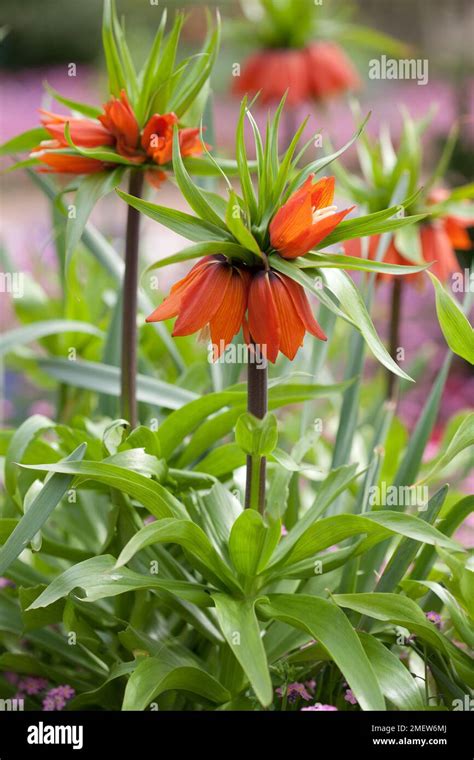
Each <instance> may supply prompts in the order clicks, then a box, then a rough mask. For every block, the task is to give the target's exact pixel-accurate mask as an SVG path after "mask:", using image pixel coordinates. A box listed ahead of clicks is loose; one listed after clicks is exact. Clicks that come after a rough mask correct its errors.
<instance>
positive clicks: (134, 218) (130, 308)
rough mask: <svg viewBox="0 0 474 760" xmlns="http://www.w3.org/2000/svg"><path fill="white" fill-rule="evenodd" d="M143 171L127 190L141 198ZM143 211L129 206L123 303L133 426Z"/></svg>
mask: <svg viewBox="0 0 474 760" xmlns="http://www.w3.org/2000/svg"><path fill="white" fill-rule="evenodd" d="M142 187H143V172H142V171H132V172H131V174H130V182H129V188H128V192H129V193H130V195H134V196H135V197H137V198H139V197H140V196H141V192H142ZM139 236H140V213H139V212H138V211H137V210H136V209H135V208H132V206H129V207H128V214H127V231H126V238H125V272H124V280H123V306H122V357H121V414H122V417H123V418H124V419H126V420H128V421H129V423H130V425H131V427H132V428H134V427H136V426H137V422H138V417H137V393H136V385H137V300H138V246H139Z"/></svg>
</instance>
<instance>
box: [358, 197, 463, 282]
mask: <svg viewBox="0 0 474 760" xmlns="http://www.w3.org/2000/svg"><path fill="white" fill-rule="evenodd" d="M448 195H449V193H448V192H447V191H446V190H444V189H439V190H435V191H433V192H432V193H430V195H429V196H428V204H433V203H439V202H441V201H443V200H445V199H446V198H447V197H448ZM470 226H472V221H471V220H470V219H467V218H466V219H464V218H463V217H461V216H457V215H451V214H447V215H446V216H443V217H440V218H438V219H434V220H432V221H428V222H425V223H423V224H421V225H420V228H419V234H420V243H421V252H422V257H423V260H424V261H425V262H426V263H430V264H431V267H430V272H433V274H434V275H436V277H437V278H438V279H439V280H441V282H446V281H447V280H448V279H449V277H450V275H452V274H454V272H459V271H460V266H459V262H458V259H457V257H456V253H455V251H456V250H458V251H469V250H470V249H471V247H472V243H471V239H470V237H469V235H468V233H467V231H466V228H467V227H470ZM379 239H380V236H379V235H373V236H372V237H371V238H370V240H369V248H368V258H369V259H371V260H374V259H375V257H376V255H377V247H378V243H379ZM344 250H345V252H346V254H347V255H348V256H358V257H360V256H361V255H362V252H361V251H362V249H361V242H360V240H346V241H345V242H344ZM383 261H384V262H385V263H386V264H397V265H399V266H407V265H410V264H412V263H413V262H412V261H409V260H408V259H407V258H406V257H405V256H403V254H402V253H400V251H398V250H397V247H396V244H395V242H394V239H393V238H392V240H391V242H390V244H389V246H388V249H387V251H386V253H385V256H384V258H383ZM396 276H397V275H393V274H386V273H383V274H378V275H377V279H378V280H380V281H388V280H392V279H393V278H394V277H396ZM405 278H406V279H407V280H408V281H410V282H414V283H416V284H418V285H422V284H424V282H425V278H424V276H423V272H417V273H415V274H409V275H406V277H405Z"/></svg>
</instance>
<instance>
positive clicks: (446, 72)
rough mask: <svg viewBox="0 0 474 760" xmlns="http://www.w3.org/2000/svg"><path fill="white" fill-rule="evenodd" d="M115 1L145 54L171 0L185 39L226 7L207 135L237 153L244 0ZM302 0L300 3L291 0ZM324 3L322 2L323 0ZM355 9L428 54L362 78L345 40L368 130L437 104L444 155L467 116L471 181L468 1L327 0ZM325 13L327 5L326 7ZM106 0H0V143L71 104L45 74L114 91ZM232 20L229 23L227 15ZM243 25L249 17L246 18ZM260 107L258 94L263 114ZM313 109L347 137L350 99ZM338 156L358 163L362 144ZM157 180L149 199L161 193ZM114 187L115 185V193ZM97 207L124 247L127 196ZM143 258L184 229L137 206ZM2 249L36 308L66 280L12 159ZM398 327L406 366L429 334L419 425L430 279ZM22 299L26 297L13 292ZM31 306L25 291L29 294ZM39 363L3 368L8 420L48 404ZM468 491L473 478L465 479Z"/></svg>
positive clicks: (473, 382) (436, 361)
mask: <svg viewBox="0 0 474 760" xmlns="http://www.w3.org/2000/svg"><path fill="white" fill-rule="evenodd" d="M117 4H118V10H119V12H120V13H122V14H123V15H124V17H125V18H126V24H127V26H126V28H127V35H128V37H129V39H130V45H131V48H132V52H133V53H134V55H135V57H136V61H137V63H138V64H140V63H141V61H142V58H143V56H144V54H145V52H146V50H147V48H148V47H149V44H150V42H151V40H152V38H153V36H154V33H155V31H156V27H157V25H158V23H159V20H160V18H161V14H162V11H163V9H164V8H166V9H167V10H168V11H170V12H171V15H172V12H173V10H175V9H178V8H179V9H183V8H185V9H186V10H188V11H189V14H190V18H189V21H188V23H187V24H186V26H185V30H184V37H183V38H184V40H185V42H186V46H187V48H188V50H184V49H183V50H182V51H181V54H182V55H183V56H184V55H186V54H188V53H189V52H191V51H192V50H193V49H195V48H196V47H197V46H198V45H199V44H200V43H201V41H202V38H203V36H204V34H205V28H206V16H205V12H206V8H208V9H210V10H211V12H212V11H213V10H215V9H217V8H218V9H219V11H220V13H221V15H222V17H223V21H224V36H223V42H222V46H221V52H220V56H219V63H218V65H217V67H216V69H215V74H214V77H213V83H212V86H213V106H214V126H213V130H212V131H213V136H212V143H213V146H214V147H215V148H217V149H218V151H219V152H220V154H223V155H228V156H232V154H233V139H234V134H233V130H234V125H235V123H236V115H237V113H238V108H239V99H238V98H237V97H236V96H235V95H233V94H232V89H231V86H232V69H233V65H234V64H235V63H243V61H244V60H245V58H246V56H247V55H249V54H250V53H252V50H253V47H252V41H251V35H250V34H249V35H248V39H246V37H245V34H244V35H243V36H242V34H240V35H237V33H236V31H235V32H234V29H235V30H237V25H239V29H241V25H240V22H241V21H242V19H243V14H242V7H241V5H240V4H239V3H238V2H234V1H233V0H221V1H220V2H219V3H212V2H208V3H206V4H204V3H195V2H194V3H193V2H188V3H185V2H180V3H176V4H175V3H173V2H165V0H159V2H157V3H155V2H154V1H153V0H118V3H117ZM296 5H297V2H295V6H296ZM315 5H320V3H317V2H316V3H315ZM349 6H351V8H350V10H351V12H353V15H354V18H355V19H356V20H357V22H358V23H361V24H366V25H367V26H369V27H371V28H372V29H374V30H378V31H380V32H385V33H388V34H390V35H392V36H394V37H396V38H398V39H399V40H401V41H402V42H404V43H406V44H407V45H408V46H409V50H410V53H409V56H410V57H414V58H422V59H427V60H428V62H429V79H428V83H427V84H426V85H424V86H423V85H419V84H417V82H416V81H413V80H408V81H407V80H405V81H373V80H370V79H369V77H368V67H369V60H370V59H371V58H373V57H377V55H378V54H375V53H374V52H373V51H372V52H371V51H367V50H365V51H363V50H361V49H360V48H356V47H353V49H352V48H351V45H350V44H349V43H348V44H347V45H346V46H345V47H346V52H347V53H348V54H349V55H350V57H351V59H352V61H353V62H354V64H355V66H356V68H357V70H358V72H359V76H360V78H361V80H362V88H361V91H360V93H359V94H358V95H359V99H360V103H361V109H362V113H366V112H367V111H368V110H371V111H372V117H371V119H370V121H369V124H368V127H367V129H368V132H369V133H373V134H376V133H377V131H378V128H379V126H380V124H381V123H382V122H388V123H389V124H390V128H391V131H392V134H393V135H394V137H395V140H396V138H397V133H398V132H399V130H400V128H401V117H400V107H401V106H403V107H405V108H406V109H407V110H408V111H409V113H410V114H411V116H413V117H415V118H417V117H421V116H424V115H426V114H427V112H428V111H429V109H430V108H431V107H432V106H434V107H435V108H436V113H435V115H434V118H433V120H432V123H431V125H430V127H429V129H428V131H427V134H426V138H425V154H426V157H427V158H428V161H430V159H431V165H433V163H434V162H435V160H436V158H437V156H439V153H440V150H441V148H442V146H443V144H444V142H445V140H446V136H447V133H448V131H449V129H450V127H451V125H452V123H453V122H454V121H455V120H459V123H460V125H461V133H460V134H461V136H460V140H459V142H458V145H457V148H456V150H455V152H454V155H453V159H452V161H451V165H450V167H449V170H448V175H449V179H450V182H451V183H452V184H453V185H457V184H462V183H464V182H467V181H472V178H473V173H474V172H473V168H474V151H473V143H474V46H473V45H472V40H473V39H474V5H473V3H472V2H470V0H359V1H358V2H354V3H348V2H342V3H338V2H336V1H335V0H334V1H333V2H330V0H324V2H323V3H322V8H321V12H322V13H324V14H325V16H326V17H327V18H329V19H330V18H331V15H332V14H336V13H342V14H345V13H347V12H348V10H349ZM255 7H256V0H249V2H247V3H246V10H247V14H248V15H249V16H250V17H252V13H253V12H255ZM318 12H319V9H318ZM101 14H102V2H101V1H100V0H80V2H78V1H77V0H22V2H21V4H20V3H18V0H2V4H1V18H0V26H1V28H2V41H1V45H0V67H1V71H0V88H1V92H0V98H1V122H0V142H4V141H5V140H7V139H9V138H10V137H13V136H14V135H16V134H18V133H19V132H22V131H24V130H27V129H30V128H32V127H34V126H35V125H36V124H37V123H38V113H37V109H38V107H40V106H43V107H46V108H48V107H51V106H53V108H52V110H55V111H58V112H60V113H61V112H64V110H65V109H64V108H63V107H62V106H58V104H56V103H53V101H52V100H51V98H50V96H48V95H47V94H45V93H44V90H43V82H44V81H47V82H48V83H49V84H50V85H52V86H53V87H54V88H55V89H56V90H58V91H60V92H61V93H62V94H63V95H64V96H66V97H70V98H72V99H75V100H79V101H84V102H90V103H92V104H96V105H100V104H101V102H104V101H105V100H107V98H108V93H107V90H106V80H105V74H104V67H103V61H102V57H101V41H100V25H101ZM228 22H232V23H230V24H229V23H228ZM247 24H248V25H249V27H248V28H249V30H251V21H248V20H247ZM71 63H74V64H75V66H76V76H69V73H70V68H69V66H68V65H69V64H71ZM265 112H266V108H262V107H258V106H256V107H255V114H256V116H257V118H258V119H260V120H262V119H263V118H264V116H265ZM307 114H310V121H309V124H308V130H307V131H308V134H311V133H312V132H314V131H318V130H321V132H322V133H323V134H327V135H329V136H330V141H331V143H332V144H333V145H334V146H336V147H337V146H339V145H341V144H342V143H343V142H345V141H346V140H347V139H348V138H349V136H350V135H351V133H352V132H353V130H354V120H353V117H352V114H351V110H350V108H349V105H348V104H347V102H346V101H345V99H344V98H342V99H335V100H331V101H328V102H327V103H325V104H323V105H317V104H315V103H306V104H301V105H300V106H298V107H297V108H296V109H295V114H294V118H295V123H298V122H299V121H300V120H302V119H303V118H304V117H305V116H306V115H307ZM344 161H345V162H346V163H347V164H348V165H349V166H350V165H352V168H354V167H355V154H354V151H353V150H352V151H349V152H348V153H347V154H346V155H345V157H344ZM156 192H157V191H153V195H152V196H151V198H152V199H153V200H155V201H156ZM159 193H160V200H159V202H160V203H162V204H164V205H171V206H180V205H181V206H182V201H181V200H180V198H179V196H178V193H177V191H176V189H175V187H174V186H173V184H172V183H171V182H167V183H165V185H164V186H163V187H162V189H160V191H159ZM112 195H113V194H112ZM92 220H93V221H95V222H96V223H97V224H98V225H99V226H100V229H101V231H102V232H103V233H104V234H106V235H107V236H109V238H110V239H111V240H112V242H115V243H116V244H117V245H118V247H120V246H121V240H120V239H121V236H122V234H123V224H124V220H125V209H124V207H123V204H122V203H121V202H120V201H119V200H118V199H116V198H115V197H112V196H108V197H107V198H105V199H104V200H103V201H101V202H100V203H99V204H98V206H97V207H96V209H95V211H94V213H93V217H92ZM143 229H144V237H143V259H144V264H145V263H147V262H151V261H155V260H156V259H157V258H159V256H160V255H169V254H170V253H172V252H173V251H175V250H179V249H180V248H181V247H183V245H182V240H180V239H179V238H178V236H177V235H174V234H173V233H171V232H169V231H167V230H164V229H163V228H158V226H157V225H156V224H153V223H152V222H151V221H150V220H149V219H143ZM0 244H1V252H2V256H3V257H5V258H6V259H7V260H9V261H10V262H14V268H15V270H21V271H26V272H28V273H30V275H31V277H30V281H29V289H28V293H27V298H28V299H30V301H31V303H33V306H34V308H36V309H37V313H38V314H41V308H42V306H41V304H42V299H44V297H45V295H46V296H48V297H53V298H54V297H55V294H57V293H58V291H59V289H60V287H61V275H60V273H59V272H58V267H57V258H56V255H55V250H54V244H55V240H54V232H52V226H51V220H50V209H49V207H48V202H47V201H46V199H45V197H44V195H43V194H42V193H41V191H40V190H38V189H37V188H36V187H35V186H34V184H33V183H32V182H31V179H30V178H29V177H28V176H27V175H26V174H25V173H24V172H15V173H12V174H8V175H6V176H4V177H3V178H2V230H1V240H0ZM175 277H176V270H174V269H172V268H171V269H170V270H169V271H168V270H166V273H165V274H163V275H162V277H161V279H160V287H161V289H162V290H163V291H166V290H167V287H168V284H169V281H170V280H174V279H175ZM383 287H384V286H382V288H381V290H380V295H379V297H378V298H377V301H376V305H375V315H374V316H375V320H376V322H377V325H378V328H379V330H380V332H381V333H382V335H384V334H386V326H385V324H386V319H385V316H386V312H385V309H386V301H387V298H386V297H385V296H384V291H383ZM407 294H408V295H407V298H406V303H405V311H404V322H403V326H402V335H401V337H402V343H403V345H404V347H405V350H406V366H409V365H410V363H411V362H413V361H415V360H416V359H417V358H418V354H419V350H420V345H422V344H423V352H424V357H425V358H426V360H427V363H426V367H425V368H424V372H423V373H422V375H421V379H420V381H419V382H418V383H417V385H416V387H415V388H413V390H411V391H410V392H409V393H407V394H406V395H405V396H404V399H403V403H402V407H401V414H402V416H403V419H404V421H405V423H406V425H407V426H408V427H409V428H410V427H412V426H413V424H414V422H415V421H416V418H417V416H418V414H419V411H420V407H421V404H422V402H423V401H424V399H425V398H426V395H427V392H428V389H429V387H430V385H431V383H432V381H433V378H434V377H435V375H436V373H437V371H438V369H439V367H440V365H441V362H442V359H443V355H444V351H445V343H444V340H443V338H442V336H441V333H440V331H439V328H438V324H437V320H436V315H435V310H434V301H433V296H432V292H431V288H428V287H427V288H425V290H422V291H420V290H417V289H415V288H412V287H410V286H409V287H408V288H407ZM4 300H5V299H2V317H1V318H2V329H6V328H9V327H11V326H12V325H13V324H14V323H15V319H16V316H15V310H14V309H13V308H12V307H11V305H10V306H9V307H7V308H5V309H4V308H3V304H4ZM16 306H17V310H18V308H20V309H21V308H26V306H25V305H23V304H22V305H21V306H20V305H18V304H17V305H16ZM30 306H31V304H30ZM31 377H32V375H31V374H29V378H30V379H28V380H27V379H26V377H25V373H24V372H22V371H21V363H20V364H19V371H17V372H15V371H14V367H13V370H12V371H10V370H9V372H8V374H7V375H6V378H5V399H4V401H3V407H2V410H1V412H2V417H3V420H4V422H5V423H6V424H8V425H10V426H11V425H15V424H17V423H18V422H19V421H21V420H23V419H24V418H25V417H26V416H27V415H29V414H31V413H34V412H38V411H40V412H43V413H46V414H54V406H53V385H52V387H51V390H48V388H47V387H46V388H44V387H41V388H38V386H37V385H35V383H34V373H33V379H31ZM473 399H474V377H473V375H472V368H470V367H469V366H468V365H467V364H466V363H465V362H463V361H462V360H461V359H456V361H455V364H454V367H453V371H452V372H451V375H450V379H449V381H448V385H447V388H446V392H445V395H444V399H443V404H442V409H441V413H440V419H439V422H438V428H437V429H438V430H442V429H443V427H444V426H445V424H446V421H447V420H448V419H449V417H450V416H451V415H453V414H454V413H455V412H456V411H458V410H460V409H465V408H466V407H469V406H472V402H473ZM471 490H472V489H471Z"/></svg>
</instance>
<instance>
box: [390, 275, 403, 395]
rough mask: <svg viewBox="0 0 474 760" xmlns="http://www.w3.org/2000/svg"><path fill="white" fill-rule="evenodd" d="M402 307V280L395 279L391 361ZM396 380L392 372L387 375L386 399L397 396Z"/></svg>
mask: <svg viewBox="0 0 474 760" xmlns="http://www.w3.org/2000/svg"><path fill="white" fill-rule="evenodd" d="M401 307H402V278H401V277H395V278H394V280H393V285H392V304H391V311H390V334H389V352H390V356H391V357H392V359H395V360H396V358H397V350H398V348H399V345H400V343H399V341H400V315H401ZM397 389H398V378H397V376H396V375H394V374H393V372H390V371H388V374H387V398H388V399H393V398H394V397H395V396H396V394H397Z"/></svg>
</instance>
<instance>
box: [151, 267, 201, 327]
mask: <svg viewBox="0 0 474 760" xmlns="http://www.w3.org/2000/svg"><path fill="white" fill-rule="evenodd" d="M214 260H215V259H214V257H213V256H205V257H204V258H203V259H200V260H199V261H198V262H197V264H195V265H194V266H193V268H192V269H191V270H190V271H189V272H188V273H187V274H186V275H185V276H184V277H182V278H181V280H178V281H177V282H175V283H174V285H173V286H172V287H171V290H170V295H169V296H167V298H165V300H164V301H163V303H162V304H160V306H158V307H157V308H156V309H155V311H154V312H153V313H152V314H150V316H148V317H147V318H146V320H145V321H146V322H160V321H162V320H163V319H170V318H171V317H176V316H177V315H178V314H179V309H180V307H181V301H182V299H183V295H184V293H185V291H186V289H187V288H188V287H189V286H190V285H191V284H192V283H193V282H194V281H195V279H196V278H197V277H199V276H200V275H201V274H202V269H203V267H205V266H207V265H208V264H209V262H210V261H214Z"/></svg>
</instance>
